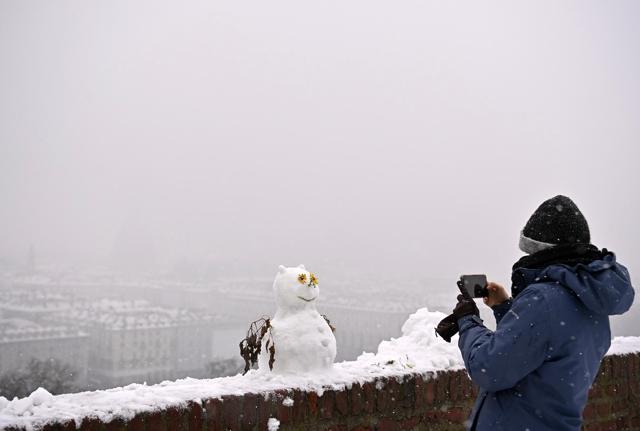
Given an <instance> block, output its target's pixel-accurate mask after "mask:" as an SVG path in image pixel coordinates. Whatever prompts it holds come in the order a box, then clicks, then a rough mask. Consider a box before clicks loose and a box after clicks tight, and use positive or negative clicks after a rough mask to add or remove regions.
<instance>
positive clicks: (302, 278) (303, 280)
mask: <svg viewBox="0 0 640 431" xmlns="http://www.w3.org/2000/svg"><path fill="white" fill-rule="evenodd" d="M298 281H299V282H300V284H305V283H306V282H307V274H299V275H298Z"/></svg>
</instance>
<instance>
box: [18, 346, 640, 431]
mask: <svg viewBox="0 0 640 431" xmlns="http://www.w3.org/2000/svg"><path fill="white" fill-rule="evenodd" d="M475 395H476V389H475V388H474V387H473V385H472V384H471V382H470V380H469V378H468V376H467V374H466V372H465V371H464V370H461V371H450V372H441V373H434V374H430V375H427V376H421V375H411V374H407V375H406V376H404V378H403V379H401V380H396V379H381V378H379V379H374V380H373V381H371V382H368V383H365V384H363V385H354V386H352V387H351V388H349V389H345V390H340V391H333V390H328V391H325V392H324V393H323V394H322V396H318V395H317V394H316V393H314V392H311V393H309V392H304V391H300V390H286V391H279V392H274V393H269V394H266V395H263V394H245V395H244V396H228V397H223V398H222V399H209V400H203V402H202V403H196V402H191V403H190V404H189V405H188V406H187V407H183V408H171V409H167V410H164V411H159V412H154V413H144V414H139V415H138V416H136V417H134V418H133V419H132V420H130V421H128V422H125V421H122V420H116V421H113V422H110V423H106V424H105V423H101V422H100V421H98V420H96V419H91V418H86V419H84V421H83V422H82V424H81V426H80V427H79V429H81V430H83V431H107V430H132V431H143V430H146V431H155V430H158V431H164V430H167V431H168V430H178V431H194V430H197V431H213V430H216V431H221V430H266V429H267V421H268V420H269V418H277V419H278V420H279V421H280V423H281V425H280V430H282V431H287V430H295V431H298V430H300V431H302V430H314V431H330V430H332V431H343V430H344V431H347V430H351V431H356V430H357V431H367V430H371V431H373V430H380V431H389V430H435V431H444V430H461V429H463V426H462V423H463V422H464V420H465V419H466V417H467V415H468V413H469V410H470V408H471V405H472V404H473V400H474V397H475ZM287 397H288V398H291V399H292V400H293V405H291V406H287V405H285V404H283V401H284V400H285V399H286V398H287ZM584 416H585V426H584V429H585V430H587V431H591V430H596V431H601V430H638V431H640V353H636V354H631V355H623V356H608V357H606V358H605V360H604V362H603V363H602V366H601V368H600V372H599V374H598V377H597V380H596V383H595V385H594V387H593V388H592V390H591V393H590V396H589V404H588V405H587V408H586V409H585V414H584ZM44 429H45V430H47V431H54V430H56V431H62V430H75V429H76V427H75V424H74V423H73V422H70V423H56V424H49V425H47V426H45V428H44ZM7 431H9V430H7ZM12 431H13V430H12Z"/></svg>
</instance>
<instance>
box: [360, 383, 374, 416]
mask: <svg viewBox="0 0 640 431" xmlns="http://www.w3.org/2000/svg"><path fill="white" fill-rule="evenodd" d="M376 391H377V389H376V387H375V383H374V382H366V383H365V384H364V385H362V393H363V395H364V396H363V401H364V403H363V406H362V407H363V411H365V412H366V413H373V412H374V411H375V409H376Z"/></svg>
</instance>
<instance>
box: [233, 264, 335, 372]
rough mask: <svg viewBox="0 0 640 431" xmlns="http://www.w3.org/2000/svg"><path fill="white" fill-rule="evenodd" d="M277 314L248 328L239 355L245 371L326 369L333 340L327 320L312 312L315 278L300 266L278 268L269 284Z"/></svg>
mask: <svg viewBox="0 0 640 431" xmlns="http://www.w3.org/2000/svg"><path fill="white" fill-rule="evenodd" d="M273 291H274V294H275V297H276V305H277V310H276V313H275V315H274V317H273V319H268V318H263V319H260V320H258V321H256V322H254V323H253V324H252V325H251V328H250V329H249V332H248V333H247V338H245V339H244V340H242V342H241V343H240V351H241V354H242V356H243V358H244V359H245V361H246V364H247V367H246V368H245V372H246V371H247V370H248V369H249V367H250V365H253V364H255V362H257V363H258V368H259V370H260V371H272V372H274V373H279V374H286V373H304V372H309V371H315V370H323V369H325V370H326V369H329V368H331V367H332V365H333V361H334V359H335V357H336V338H335V336H334V335H333V331H334V328H333V327H332V326H331V325H330V323H329V320H328V319H326V317H324V316H322V315H321V314H320V313H318V311H317V310H316V303H317V301H318V297H319V295H320V288H319V286H318V279H317V277H316V276H315V275H314V274H313V273H311V272H309V271H307V270H306V269H305V267H304V265H299V266H297V267H291V268H287V267H284V266H282V265H280V267H279V269H278V273H277V274H276V278H275V280H274V282H273Z"/></svg>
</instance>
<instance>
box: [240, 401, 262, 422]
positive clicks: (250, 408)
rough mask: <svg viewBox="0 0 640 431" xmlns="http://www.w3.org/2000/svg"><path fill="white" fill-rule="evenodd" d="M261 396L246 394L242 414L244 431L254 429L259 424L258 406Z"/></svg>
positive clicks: (241, 420)
mask: <svg viewBox="0 0 640 431" xmlns="http://www.w3.org/2000/svg"><path fill="white" fill-rule="evenodd" d="M260 398H262V396H261V395H258V394H245V395H244V399H243V400H242V414H241V415H240V425H241V427H242V429H243V430H244V429H253V428H254V427H255V426H256V425H257V424H258V405H259V403H260V401H259V400H260Z"/></svg>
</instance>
